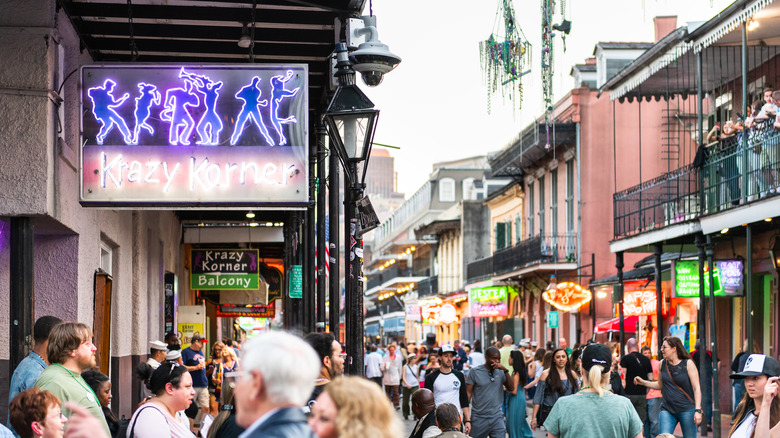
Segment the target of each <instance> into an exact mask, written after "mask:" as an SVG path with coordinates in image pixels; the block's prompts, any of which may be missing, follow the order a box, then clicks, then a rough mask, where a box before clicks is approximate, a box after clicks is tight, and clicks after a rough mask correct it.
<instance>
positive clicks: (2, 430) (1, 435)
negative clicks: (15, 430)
mask: <svg viewBox="0 0 780 438" xmlns="http://www.w3.org/2000/svg"><path fill="white" fill-rule="evenodd" d="M0 438H14V434H12V433H11V431H10V430H8V428H6V427H5V426H3V425H2V424H0Z"/></svg>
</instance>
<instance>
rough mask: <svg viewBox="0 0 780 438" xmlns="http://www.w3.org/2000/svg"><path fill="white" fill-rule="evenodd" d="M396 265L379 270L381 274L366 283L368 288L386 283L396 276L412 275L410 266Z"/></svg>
mask: <svg viewBox="0 0 780 438" xmlns="http://www.w3.org/2000/svg"><path fill="white" fill-rule="evenodd" d="M396 265H397V264H396ZM396 265H391V266H390V267H388V268H385V269H383V270H381V271H379V274H377V275H376V276H375V277H374V278H371V279H370V280H368V284H367V285H366V290H369V289H373V288H375V287H377V286H380V285H381V284H382V283H385V282H387V281H388V280H392V279H393V278H396V277H411V276H412V270H411V269H409V268H403V269H399V268H398V266H396Z"/></svg>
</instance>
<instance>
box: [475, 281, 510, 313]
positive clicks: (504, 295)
mask: <svg viewBox="0 0 780 438" xmlns="http://www.w3.org/2000/svg"><path fill="white" fill-rule="evenodd" d="M513 290H514V289H513V288H512V286H490V287H475V288H474V289H471V290H470V291H469V308H470V309H471V316H473V317H490V316H507V314H508V310H509V307H508V304H507V303H508V301H509V293H510V291H513Z"/></svg>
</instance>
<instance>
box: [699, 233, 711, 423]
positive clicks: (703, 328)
mask: <svg viewBox="0 0 780 438" xmlns="http://www.w3.org/2000/svg"><path fill="white" fill-rule="evenodd" d="M696 247H697V248H699V311H698V317H697V318H696V344H695V348H696V350H697V351H698V352H699V363H698V365H697V367H698V368H699V388H701V390H702V393H703V392H704V387H705V383H706V378H705V377H704V368H705V359H706V355H707V348H706V347H707V324H706V323H705V322H704V318H705V311H704V309H705V303H704V280H705V277H704V262H705V252H704V239H703V238H702V235H701V234H697V235H696ZM711 270H712V267H710V271H711ZM699 346H701V347H699ZM702 350H704V351H702ZM713 360H714V358H713ZM703 398H704V394H702V399H703ZM702 407H704V403H702ZM706 420H707V419H706V418H704V420H703V421H702V422H701V426H700V427H701V432H700V435H701V436H707V421H706Z"/></svg>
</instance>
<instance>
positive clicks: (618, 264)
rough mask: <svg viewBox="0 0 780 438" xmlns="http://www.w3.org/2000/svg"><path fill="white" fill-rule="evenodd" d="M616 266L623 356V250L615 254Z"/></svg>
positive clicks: (623, 351)
mask: <svg viewBox="0 0 780 438" xmlns="http://www.w3.org/2000/svg"><path fill="white" fill-rule="evenodd" d="M615 267H616V268H617V284H616V285H615V286H616V287H617V288H618V289H617V290H616V291H615V293H614V294H613V295H617V297H615V298H616V302H617V303H618V308H619V309H620V354H619V356H623V355H624V354H625V347H626V321H625V317H624V315H623V251H620V252H618V253H616V254H615Z"/></svg>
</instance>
